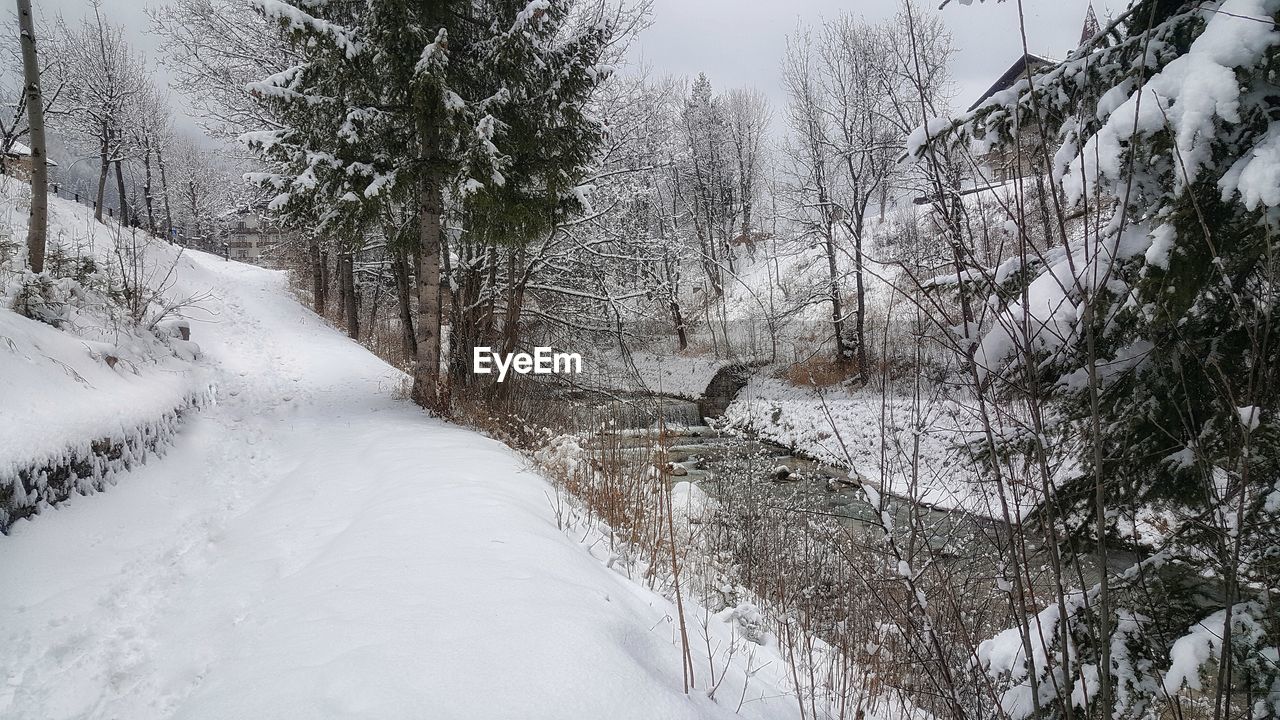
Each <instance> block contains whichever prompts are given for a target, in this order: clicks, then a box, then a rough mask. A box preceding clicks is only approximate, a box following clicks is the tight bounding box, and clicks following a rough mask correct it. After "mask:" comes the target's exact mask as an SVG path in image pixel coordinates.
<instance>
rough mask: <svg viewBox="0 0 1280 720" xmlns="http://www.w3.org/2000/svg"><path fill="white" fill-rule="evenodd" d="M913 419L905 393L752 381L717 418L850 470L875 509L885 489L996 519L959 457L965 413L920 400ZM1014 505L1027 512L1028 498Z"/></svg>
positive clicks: (967, 428)
mask: <svg viewBox="0 0 1280 720" xmlns="http://www.w3.org/2000/svg"><path fill="white" fill-rule="evenodd" d="M819 393H821V396H820V395H819ZM882 402H883V403H884V405H883V408H882ZM824 404H825V406H826V407H825V409H824V407H823V406H824ZM882 412H884V413H886V415H885V416H882ZM828 413H829V416H828ZM912 418H913V410H912V402H911V397H910V395H909V394H907V395H903V394H902V393H900V392H899V391H896V390H893V389H891V390H890V391H889V394H888V395H887V396H886V397H882V396H881V394H880V391H879V390H876V389H874V388H872V387H865V388H858V389H845V388H841V387H834V388H827V389H823V390H816V389H814V388H801V387H796V386H793V385H789V384H788V383H786V382H785V381H783V380H779V379H774V378H770V377H762V376H756V377H753V378H752V379H751V380H750V382H749V383H748V384H747V387H746V388H744V389H743V390H742V391H741V392H740V393H739V394H738V397H737V398H736V399H735V400H734V401H733V403H731V404H730V405H729V407H728V409H727V410H726V411H725V414H724V418H723V419H724V422H725V423H726V424H727V425H728V426H729V427H731V428H736V429H740V430H749V431H751V432H754V433H757V434H758V435H759V436H760V437H761V438H763V439H765V440H769V441H772V442H776V443H778V444H780V445H783V446H786V447H788V448H791V449H792V450H793V451H796V452H799V453H800V454H802V455H805V456H807V457H810V458H814V459H816V460H818V461H821V462H824V463H828V464H831V465H834V466H837V467H848V466H850V465H852V467H849V469H850V470H851V471H852V472H851V473H850V475H851V477H853V476H854V475H856V476H859V477H861V478H863V479H864V482H863V484H862V487H863V490H864V492H866V493H867V494H868V497H869V498H870V501H871V504H872V505H873V506H877V507H878V506H879V505H880V500H879V493H881V492H885V493H889V494H892V495H896V496H899V497H907V496H911V497H913V498H915V499H916V500H918V501H919V502H921V503H923V504H925V505H929V506H934V507H938V508H960V509H963V510H965V511H967V512H970V513H974V514H977V515H983V516H990V515H998V514H999V513H1000V512H1001V510H1000V506H999V503H998V502H996V500H995V498H994V497H989V495H990V491H989V488H988V487H987V486H986V485H985V484H984V483H983V479H982V477H981V475H980V474H979V472H978V471H977V467H976V464H975V463H974V462H973V461H972V460H971V459H970V458H968V457H967V456H966V455H965V451H964V445H965V443H966V441H967V439H968V437H969V436H970V434H971V433H972V432H973V431H974V429H975V428H974V425H973V422H974V421H973V418H971V417H969V411H968V410H966V409H965V408H964V407H963V406H962V405H961V404H960V403H959V402H958V399H956V398H924V399H922V402H921V410H920V414H919V417H918V419H917V420H913V419H912ZM833 423H834V428H833ZM837 433H838V437H837ZM916 443H918V444H919V471H918V475H917V476H915V477H914V478H913V475H912V473H911V471H910V467H909V465H910V459H911V457H912V456H913V453H914V452H915V444H916ZM882 450H883V452H882ZM846 452H847V455H846ZM1013 500H1014V503H1015V505H1024V508H1023V509H1029V508H1030V506H1031V502H1032V500H1033V498H1032V497H1031V496H1030V495H1028V496H1027V497H1025V498H1022V499H1021V500H1022V502H1021V503H1019V502H1017V501H1018V500H1019V499H1018V498H1014V499H1013Z"/></svg>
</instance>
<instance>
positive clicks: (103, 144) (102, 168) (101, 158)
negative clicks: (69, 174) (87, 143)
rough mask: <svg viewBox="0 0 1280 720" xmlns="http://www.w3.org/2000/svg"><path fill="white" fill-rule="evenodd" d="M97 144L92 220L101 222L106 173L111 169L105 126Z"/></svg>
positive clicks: (105, 195) (108, 142) (105, 189)
mask: <svg viewBox="0 0 1280 720" xmlns="http://www.w3.org/2000/svg"><path fill="white" fill-rule="evenodd" d="M99 141H100V142H99V143H98V201H97V202H96V203H94V206H93V219H94V220H97V221H98V222H102V206H103V204H104V203H105V202H106V199H107V171H109V170H110V169H111V160H110V158H109V156H108V152H107V151H108V150H109V149H110V147H111V146H110V142H111V141H110V139H109V138H108V137H107V126H106V124H105V123H104V124H103V126H102V137H101V138H99Z"/></svg>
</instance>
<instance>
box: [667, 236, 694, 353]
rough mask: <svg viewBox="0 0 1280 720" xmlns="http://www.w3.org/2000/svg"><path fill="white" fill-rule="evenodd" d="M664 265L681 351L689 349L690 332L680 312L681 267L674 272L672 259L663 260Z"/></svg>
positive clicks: (672, 317) (668, 298)
mask: <svg viewBox="0 0 1280 720" xmlns="http://www.w3.org/2000/svg"><path fill="white" fill-rule="evenodd" d="M662 264H663V267H664V269H665V270H666V275H667V300H668V303H669V304H670V306H671V322H672V323H673V324H674V325H675V329H676V341H677V342H678V343H680V349H681V350H688V349H689V332H688V328H686V327H685V325H684V313H682V312H681V311H680V286H679V275H678V273H679V267H678V265H677V267H676V269H675V272H673V271H672V267H671V266H672V265H673V263H672V262H671V260H670V258H663V260H662Z"/></svg>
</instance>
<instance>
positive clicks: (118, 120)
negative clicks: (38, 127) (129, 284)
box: [57, 0, 147, 222]
mask: <svg viewBox="0 0 1280 720" xmlns="http://www.w3.org/2000/svg"><path fill="white" fill-rule="evenodd" d="M91 6H92V8H93V15H92V17H91V18H85V19H84V20H83V21H81V22H80V23H79V24H76V25H69V24H67V23H66V22H65V21H62V20H60V21H59V22H58V40H57V47H58V53H59V54H61V55H62V57H61V58H60V60H61V63H60V65H59V67H60V71H61V72H62V73H63V79H62V82H63V84H64V88H65V90H64V91H65V93H66V96H67V104H68V105H69V106H70V107H71V111H70V112H68V113H67V114H66V115H65V117H64V118H63V120H62V125H63V126H64V127H65V129H66V130H67V131H69V133H70V134H71V135H72V138H73V139H76V140H79V141H80V142H83V143H85V144H86V145H89V146H92V147H93V148H94V149H95V150H96V152H97V155H98V187H97V200H96V203H97V205H96V209H95V212H94V217H95V218H96V219H98V220H101V219H102V212H103V205H104V204H105V201H106V187H107V176H108V173H109V172H110V170H111V165H112V164H113V163H114V164H115V165H116V177H117V192H118V194H119V195H120V197H119V202H120V209H121V218H120V219H121V222H124V221H125V220H126V218H125V217H124V216H125V193H124V179H123V170H122V169H121V163H122V162H123V160H124V151H125V145H126V143H127V142H128V135H127V129H126V128H125V126H124V123H125V119H126V118H127V117H128V111H129V108H130V106H131V104H132V103H133V102H134V101H135V100H136V98H137V97H138V95H139V94H140V93H141V92H142V89H143V88H144V87H146V86H147V84H146V80H145V71H144V63H143V62H142V59H141V57H140V56H139V55H138V54H137V53H136V52H135V51H134V50H133V49H132V48H131V47H130V46H129V44H128V42H127V41H126V40H125V37H124V31H123V28H121V27H119V26H116V25H112V24H111V23H110V22H108V20H107V18H106V17H104V15H103V12H102V2H101V0H93V2H92V3H91Z"/></svg>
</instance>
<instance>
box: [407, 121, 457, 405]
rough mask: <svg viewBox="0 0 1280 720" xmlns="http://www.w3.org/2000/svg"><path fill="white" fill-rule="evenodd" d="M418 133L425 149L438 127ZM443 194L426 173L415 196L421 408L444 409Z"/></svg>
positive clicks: (416, 395)
mask: <svg viewBox="0 0 1280 720" xmlns="http://www.w3.org/2000/svg"><path fill="white" fill-rule="evenodd" d="M423 125H425V126H426V127H425V128H424V129H425V130H427V132H425V133H421V137H422V143H423V146H424V148H425V149H426V150H427V152H428V153H430V152H432V148H433V143H434V141H435V139H436V137H437V136H438V135H439V131H438V130H439V129H438V128H435V127H433V126H432V125H431V124H430V122H424V123H423ZM442 212H443V198H442V190H441V183H440V178H439V177H438V176H436V175H434V174H431V173H428V174H427V176H426V177H425V178H423V180H422V188H421V189H420V190H419V196H418V218H419V219H418V318H417V323H416V324H415V326H414V333H415V337H416V339H417V350H418V354H417V358H418V360H417V362H415V363H414V366H413V389H412V390H411V391H410V394H411V396H412V397H413V401H414V402H416V403H417V404H419V405H421V406H422V407H424V408H427V409H430V410H435V411H437V412H440V413H442V414H443V413H444V412H445V411H447V409H448V408H445V407H442V406H441V404H440V390H441V388H440V332H441V327H440V325H441V322H440V248H441V245H442V241H443V235H444V226H443V223H442V222H441V220H442V218H441V214H442Z"/></svg>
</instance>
